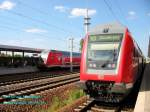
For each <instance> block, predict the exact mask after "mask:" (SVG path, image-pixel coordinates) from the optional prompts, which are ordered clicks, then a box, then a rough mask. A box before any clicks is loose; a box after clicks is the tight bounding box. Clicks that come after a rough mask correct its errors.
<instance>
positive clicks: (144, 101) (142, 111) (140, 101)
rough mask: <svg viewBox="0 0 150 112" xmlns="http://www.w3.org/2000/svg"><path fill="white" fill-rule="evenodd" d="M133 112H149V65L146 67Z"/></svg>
mask: <svg viewBox="0 0 150 112" xmlns="http://www.w3.org/2000/svg"><path fill="white" fill-rule="evenodd" d="M143 75H144V76H143V79H142V83H141V87H140V91H139V93H138V98H137V102H136V105H135V109H134V112H150V64H147V65H146V68H145V71H144V74H143Z"/></svg>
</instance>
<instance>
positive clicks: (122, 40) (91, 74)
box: [80, 23, 145, 103]
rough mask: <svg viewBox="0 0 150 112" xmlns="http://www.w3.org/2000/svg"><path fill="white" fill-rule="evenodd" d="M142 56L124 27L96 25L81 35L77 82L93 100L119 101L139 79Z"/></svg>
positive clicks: (117, 24) (118, 25)
mask: <svg viewBox="0 0 150 112" xmlns="http://www.w3.org/2000/svg"><path fill="white" fill-rule="evenodd" d="M144 59H145V58H144V55H143V54H142V52H141V50H140V48H139V46H138V45H137V43H136V42H135V40H134V39H133V37H132V35H131V33H130V32H129V30H128V28H127V27H125V26H123V25H121V24H119V23H110V24H104V25H98V26H96V27H95V28H93V29H91V30H90V31H89V32H88V34H87V35H86V37H85V38H84V43H83V49H82V56H81V65H80V84H81V85H82V88H83V89H84V90H85V92H86V93H87V94H89V95H90V96H91V97H93V98H94V99H95V100H98V101H105V102H116V103H117V102H121V101H123V99H125V97H126V96H127V95H128V94H129V93H130V92H131V91H132V89H133V88H134V86H135V84H136V82H137V81H138V80H139V78H140V76H141V74H142V70H143V67H144Z"/></svg>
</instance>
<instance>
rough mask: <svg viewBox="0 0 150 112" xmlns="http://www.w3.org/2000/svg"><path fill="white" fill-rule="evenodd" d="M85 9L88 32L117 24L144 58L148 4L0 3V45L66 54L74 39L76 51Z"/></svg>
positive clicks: (149, 27)
mask: <svg viewBox="0 0 150 112" xmlns="http://www.w3.org/2000/svg"><path fill="white" fill-rule="evenodd" d="M87 7H88V8H89V15H90V17H91V21H90V22H91V26H90V28H91V27H93V26H95V25H97V24H103V23H110V22H115V21H118V22H120V23H122V24H124V25H126V26H127V27H128V28H129V30H130V32H131V33H132V35H133V37H134V39H135V40H136V41H137V43H138V44H139V46H140V48H141V49H142V51H143V53H144V54H145V55H147V46H148V40H149V38H148V36H149V34H150V1H149V0H0V44H6V45H17V46H25V47H34V48H45V49H57V50H69V41H68V39H69V38H70V37H73V38H74V41H75V42H74V50H75V51H78V49H79V41H80V39H81V38H82V37H84V35H85V32H84V26H83V17H84V15H85V8H87Z"/></svg>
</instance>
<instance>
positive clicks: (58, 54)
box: [39, 50, 81, 68]
mask: <svg viewBox="0 0 150 112" xmlns="http://www.w3.org/2000/svg"><path fill="white" fill-rule="evenodd" d="M41 59H42V61H41V62H40V64H39V67H40V68H50V67H70V52H67V51H57V50H44V51H43V52H42V53H41ZM80 61H81V54H80V53H75V52H73V54H72V64H73V66H76V67H79V65H80Z"/></svg>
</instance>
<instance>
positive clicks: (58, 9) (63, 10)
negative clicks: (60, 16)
mask: <svg viewBox="0 0 150 112" xmlns="http://www.w3.org/2000/svg"><path fill="white" fill-rule="evenodd" d="M54 9H55V10H57V11H59V12H66V10H67V9H68V8H67V7H64V6H62V5H58V6H55V7H54Z"/></svg>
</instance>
